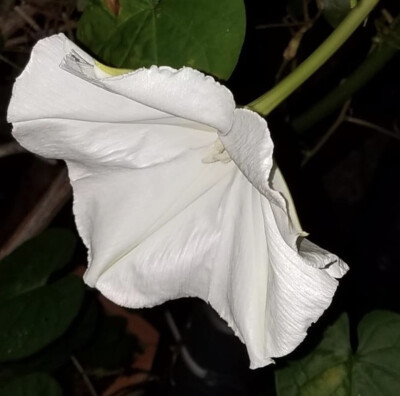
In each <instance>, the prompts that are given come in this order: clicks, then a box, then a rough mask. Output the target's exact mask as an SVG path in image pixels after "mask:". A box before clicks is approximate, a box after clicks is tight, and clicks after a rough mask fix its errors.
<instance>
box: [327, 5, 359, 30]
mask: <svg viewBox="0 0 400 396" xmlns="http://www.w3.org/2000/svg"><path fill="white" fill-rule="evenodd" d="M321 3H322V6H323V15H324V17H325V19H326V20H327V21H328V22H329V24H330V25H332V26H333V27H336V26H337V25H339V24H340V22H342V20H343V19H344V18H345V16H346V15H347V14H348V13H349V12H350V10H351V9H352V8H354V7H355V6H356V4H357V1H356V0H321Z"/></svg>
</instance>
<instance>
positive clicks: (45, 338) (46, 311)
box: [0, 276, 84, 361]
mask: <svg viewBox="0 0 400 396" xmlns="http://www.w3.org/2000/svg"><path fill="white" fill-rule="evenodd" d="M83 293H84V286H83V283H82V281H81V280H80V279H79V278H77V277H75V276H68V277H65V278H63V279H61V280H60V281H58V282H56V283H54V284H52V285H49V286H43V287H41V288H38V289H36V290H33V291H31V292H28V293H25V294H22V295H20V296H18V297H15V298H13V299H12V300H8V301H4V302H2V303H0V323H1V327H0V361H11V360H16V359H21V358H24V357H27V356H30V355H32V354H34V353H35V352H37V351H39V350H40V349H42V348H43V347H45V346H46V345H48V344H49V343H50V342H52V341H54V340H55V339H57V338H58V337H59V336H61V335H62V334H63V333H64V332H65V331H66V330H67V328H68V327H69V325H70V324H71V322H72V320H73V319H74V318H75V316H76V315H77V313H78V311H79V309H80V306H81V303H82V299H83Z"/></svg>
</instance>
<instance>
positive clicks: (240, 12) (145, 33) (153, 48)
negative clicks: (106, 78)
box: [78, 0, 245, 79]
mask: <svg viewBox="0 0 400 396" xmlns="http://www.w3.org/2000/svg"><path fill="white" fill-rule="evenodd" d="M107 3H108V2H107V1H106V0H91V1H90V3H89V5H88V6H87V7H86V8H85V12H84V14H83V16H82V18H81V20H80V22H79V25H78V38H79V40H80V41H81V42H82V43H83V44H84V45H86V46H87V47H88V48H89V49H90V50H91V51H93V53H94V54H95V55H96V56H97V57H99V58H100V60H101V61H103V62H104V63H107V64H108V65H110V66H115V67H122V68H128V69H137V68H140V67H149V66H151V65H167V66H171V67H175V68H179V67H181V66H190V67H193V68H195V69H199V70H201V71H203V72H206V73H210V74H213V75H214V76H216V77H219V78H222V79H227V78H229V76H230V75H231V74H232V72H233V69H234V67H235V65H236V63H237V60H238V57H239V54H240V50H241V47H242V44H243V40H244V33H245V9H244V4H243V0H218V1H215V0H196V1H189V0H161V1H160V0H120V2H119V7H118V8H116V7H111V6H109V7H107ZM115 12H117V14H115Z"/></svg>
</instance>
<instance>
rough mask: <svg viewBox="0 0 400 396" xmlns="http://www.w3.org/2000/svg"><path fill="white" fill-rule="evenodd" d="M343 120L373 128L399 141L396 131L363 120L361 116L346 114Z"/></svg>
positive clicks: (399, 136) (399, 137)
mask: <svg viewBox="0 0 400 396" xmlns="http://www.w3.org/2000/svg"><path fill="white" fill-rule="evenodd" d="M344 121H347V122H350V123H352V124H355V125H360V126H363V127H365V128H369V129H373V130H374V131H376V132H379V133H382V134H383V135H386V136H389V137H391V138H393V139H396V140H399V141H400V135H398V134H397V133H396V132H392V131H390V130H389V129H386V128H383V127H381V126H380V125H376V124H373V123H372V122H369V121H366V120H363V119H361V118H356V117H350V116H347V117H345V119H344Z"/></svg>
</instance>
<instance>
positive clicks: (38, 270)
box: [0, 229, 76, 301]
mask: <svg viewBox="0 0 400 396" xmlns="http://www.w3.org/2000/svg"><path fill="white" fill-rule="evenodd" d="M75 244H76V238H75V236H74V234H73V233H71V232H70V231H67V230H61V229H53V230H48V231H46V232H44V233H43V234H41V235H39V236H38V237H36V238H34V239H31V240H30V241H28V242H26V243H25V244H23V245H22V246H21V247H19V248H18V249H17V250H15V251H14V252H13V253H12V254H11V255H9V256H8V257H6V258H4V259H3V260H2V261H0V301H4V300H6V299H9V298H12V297H15V296H18V295H20V294H22V293H26V292H28V291H30V290H33V289H36V288H38V287H40V286H43V285H44V284H45V283H46V281H47V279H48V278H49V276H50V275H51V274H52V273H53V272H55V271H57V270H58V269H60V268H62V267H63V266H64V265H65V264H67V263H68V262H69V261H70V259H71V256H72V254H73V252H74V249H75Z"/></svg>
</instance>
